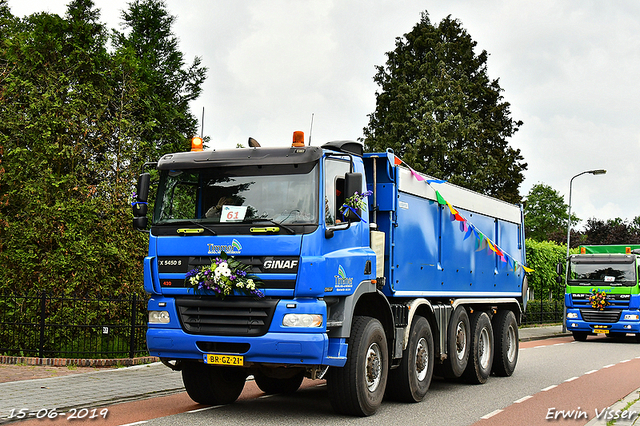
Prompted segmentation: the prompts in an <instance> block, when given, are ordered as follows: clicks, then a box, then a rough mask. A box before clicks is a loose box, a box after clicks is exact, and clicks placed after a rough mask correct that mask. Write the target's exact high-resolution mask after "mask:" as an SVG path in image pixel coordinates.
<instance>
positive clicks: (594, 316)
mask: <svg viewBox="0 0 640 426" xmlns="http://www.w3.org/2000/svg"><path fill="white" fill-rule="evenodd" d="M621 313H622V310H620V309H605V310H604V311H600V310H598V309H580V314H581V315H582V319H584V320H585V321H586V322H598V323H606V322H618V320H619V319H620V314H621Z"/></svg>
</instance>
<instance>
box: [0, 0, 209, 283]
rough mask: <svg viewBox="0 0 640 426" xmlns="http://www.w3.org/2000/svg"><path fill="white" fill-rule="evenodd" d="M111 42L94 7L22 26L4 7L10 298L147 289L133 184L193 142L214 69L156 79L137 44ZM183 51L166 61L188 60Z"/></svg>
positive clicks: (2, 85)
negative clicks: (165, 152)
mask: <svg viewBox="0 0 640 426" xmlns="http://www.w3.org/2000/svg"><path fill="white" fill-rule="evenodd" d="M148 3H153V4H155V5H158V4H160V3H159V2H155V3H154V2H152V1H150V2H148ZM143 4H146V2H145V3H140V2H137V3H135V4H134V6H135V5H143ZM161 12H162V11H160V10H157V9H154V10H153V13H154V16H166V11H164V15H162V13H161ZM170 22H171V21H164V23H165V24H167V25H169V24H170ZM131 23H132V24H135V25H136V26H137V28H138V30H139V31H142V30H143V29H144V22H139V21H136V20H132V21H131ZM163 31H164V32H163V34H168V33H170V28H168V27H166V28H163ZM110 34H112V33H110V32H109V31H108V30H107V29H106V27H105V26H104V24H102V23H101V22H100V20H99V10H98V9H95V8H94V4H93V2H92V0H72V1H71V2H70V3H69V5H68V8H67V12H66V14H65V16H64V17H60V16H58V15H55V14H49V13H36V14H33V15H31V16H28V17H26V18H23V19H18V18H16V17H14V16H12V15H11V13H10V11H9V9H8V7H6V1H5V0H0V53H1V56H0V265H2V268H0V290H14V291H25V290H28V289H34V290H45V291H50V292H55V293H76V294H96V293H103V294H109V295H119V294H130V293H132V292H134V291H142V260H143V258H144V253H145V247H146V243H145V238H144V236H143V235H142V234H141V233H138V232H135V231H133V229H132V227H131V226H127V224H129V223H130V220H131V207H130V205H129V203H130V201H131V199H130V194H131V191H132V189H133V186H134V185H133V183H134V177H135V175H136V174H137V173H138V172H139V170H140V165H141V163H142V162H143V161H147V159H149V158H153V159H157V153H158V150H161V149H168V147H172V146H173V147H175V146H177V145H172V143H173V142H171V141H174V142H176V143H178V144H179V143H182V142H184V141H185V140H186V139H187V137H188V136H191V135H192V134H193V127H194V126H195V122H196V121H195V119H193V117H190V115H189V114H188V111H187V105H186V102H188V101H189V100H192V99H194V97H195V96H197V94H199V93H200V89H199V83H198V82H201V81H202V80H203V79H204V74H203V73H204V69H203V68H201V67H200V68H198V67H196V68H197V69H195V70H193V73H194V75H195V76H196V77H197V78H195V77H194V78H191V77H190V74H189V72H188V71H183V70H181V69H178V68H171V67H166V68H162V69H161V70H150V68H149V63H148V62H147V61H146V59H145V58H146V56H144V55H143V54H140V53H139V52H143V51H144V48H143V47H141V48H139V47H138V46H137V45H136V44H135V43H128V44H127V45H120V46H118V48H117V49H115V50H109V49H107V45H108V42H109V35H110ZM131 34H134V32H132V33H131ZM141 42H142V41H141ZM172 46H173V48H174V50H173V51H172V54H171V58H158V60H159V61H160V62H162V61H164V62H167V63H171V60H170V59H174V60H178V59H179V58H181V53H180V52H179V51H177V48H176V46H175V44H174V45H172ZM147 47H149V48H151V47H153V46H147ZM173 63H174V64H176V63H179V60H178V61H177V62H175V61H174V62H173ZM151 71H153V73H152V72H151ZM158 72H164V73H166V74H164V79H165V80H166V82H172V83H171V84H173V85H172V86H166V85H164V84H165V83H163V82H162V81H160V77H159V75H157V74H154V73H158ZM149 74H153V75H154V76H155V77H154V78H155V80H154V79H151V78H149ZM178 80H182V81H181V82H178ZM172 89H175V90H178V93H177V94H176V95H175V96H173V97H172V96H170V93H169V92H170V91H171V90H172ZM161 94H163V95H162V96H161ZM159 100H162V102H160V101H159ZM155 107H158V108H160V109H161V112H160V113H158V112H157V111H156V110H155ZM162 114H167V115H166V116H163V115H162ZM163 117H164V118H166V119H167V121H166V122H162V126H160V125H159V124H158V120H163V119H164V118H163ZM171 126H175V128H174V129H173V130H171V131H170V127H171ZM160 127H162V128H163V129H165V130H166V131H164V132H160V133H156V132H157V131H158V129H159V128H160ZM140 135H143V137H144V135H146V136H148V137H149V138H150V139H149V143H145V141H144V140H143V141H140V140H139V139H138V138H140Z"/></svg>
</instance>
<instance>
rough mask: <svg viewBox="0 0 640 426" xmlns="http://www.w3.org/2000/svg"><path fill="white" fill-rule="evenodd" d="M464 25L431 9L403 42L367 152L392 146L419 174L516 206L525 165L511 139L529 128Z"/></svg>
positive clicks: (380, 78) (391, 63)
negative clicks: (435, 17)
mask: <svg viewBox="0 0 640 426" xmlns="http://www.w3.org/2000/svg"><path fill="white" fill-rule="evenodd" d="M475 47H476V42H475V41H473V40H472V38H471V36H470V35H469V34H468V33H467V31H466V30H465V29H464V28H462V24H461V23H460V22H459V21H458V20H454V19H451V17H450V16H449V17H447V18H445V19H443V20H442V22H440V24H439V25H438V26H435V25H432V24H431V22H430V20H429V15H428V14H427V12H424V13H423V14H422V16H421V19H420V21H419V22H418V24H417V25H416V26H415V27H414V28H413V30H412V31H411V32H409V33H408V34H405V35H404V37H402V38H400V37H399V38H397V39H396V48H395V50H394V51H391V52H387V61H386V64H385V65H384V66H378V67H377V73H376V75H375V77H374V81H375V82H376V83H377V84H378V85H379V86H380V91H379V92H377V93H376V109H375V111H374V112H373V113H372V114H370V115H369V125H368V127H366V128H365V129H364V143H365V149H366V150H367V151H381V150H384V149H386V148H392V149H393V150H394V152H395V153H396V155H397V156H399V157H400V158H402V159H403V160H404V161H405V162H407V163H408V164H409V165H411V167H413V168H414V169H416V170H418V171H421V172H424V173H427V174H429V175H431V176H434V177H438V178H441V179H447V180H448V181H450V182H451V183H455V184H458V185H461V186H465V187H467V188H470V189H473V190H476V191H478V192H482V193H485V194H488V195H492V196H494V197H497V198H500V199H503V200H505V201H509V202H519V201H520V195H519V190H518V187H519V186H520V184H521V183H522V181H523V179H524V177H523V171H524V170H526V167H527V165H526V163H523V162H522V160H523V158H522V156H521V155H520V150H517V149H513V148H511V147H510V146H509V144H508V142H507V139H508V138H509V137H511V136H512V135H513V134H514V133H515V132H516V131H517V130H518V128H519V127H520V126H521V125H522V122H520V121H514V120H513V119H512V118H511V116H510V114H511V113H510V110H509V106H510V105H509V103H507V102H504V100H503V97H502V95H501V92H502V89H501V88H500V86H499V84H498V80H490V79H489V77H488V75H487V56H488V54H487V52H486V51H482V52H480V54H476V53H475V52H474V49H475Z"/></svg>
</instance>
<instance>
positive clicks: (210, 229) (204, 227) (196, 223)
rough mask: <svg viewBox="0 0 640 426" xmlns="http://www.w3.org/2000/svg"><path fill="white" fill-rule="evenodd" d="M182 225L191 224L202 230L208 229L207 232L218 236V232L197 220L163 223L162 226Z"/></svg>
mask: <svg viewBox="0 0 640 426" xmlns="http://www.w3.org/2000/svg"><path fill="white" fill-rule="evenodd" d="M181 223H190V224H192V225H196V226H198V227H200V228H201V229H206V230H207V231H209V232H211V233H212V234H213V235H218V233H217V232H216V231H214V230H213V229H212V228H209V227H208V226H205V225H203V224H202V223H200V222H196V221H195V220H189V219H184V220H179V221H176V222H171V223H163V224H162V225H178V224H181ZM178 231H179V230H178Z"/></svg>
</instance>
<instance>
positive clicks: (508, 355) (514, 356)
mask: <svg viewBox="0 0 640 426" xmlns="http://www.w3.org/2000/svg"><path fill="white" fill-rule="evenodd" d="M493 341H494V342H495V349H496V350H495V354H494V356H493V372H494V373H495V374H496V375H497V376H503V377H508V376H511V375H512V374H513V372H514V370H515V369H516V363H517V362H518V348H519V341H518V323H517V321H516V316H515V315H514V314H513V312H512V311H498V313H497V314H496V316H494V317H493Z"/></svg>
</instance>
